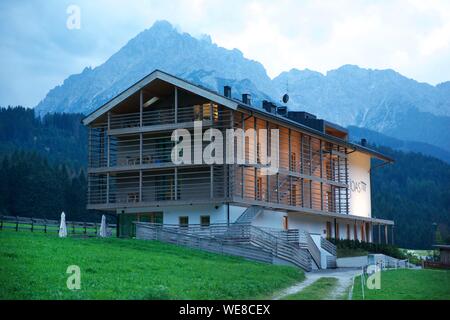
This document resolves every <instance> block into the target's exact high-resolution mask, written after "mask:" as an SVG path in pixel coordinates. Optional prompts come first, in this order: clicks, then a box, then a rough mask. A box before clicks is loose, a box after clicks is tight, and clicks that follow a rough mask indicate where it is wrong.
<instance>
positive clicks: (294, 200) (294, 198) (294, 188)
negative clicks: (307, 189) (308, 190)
mask: <svg viewBox="0 0 450 320" xmlns="http://www.w3.org/2000/svg"><path fill="white" fill-rule="evenodd" d="M291 205H293V206H296V205H297V184H294V185H292V190H291Z"/></svg>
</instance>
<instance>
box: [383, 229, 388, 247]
mask: <svg viewBox="0 0 450 320" xmlns="http://www.w3.org/2000/svg"><path fill="white" fill-rule="evenodd" d="M384 238H385V240H386V244H388V226H387V224H385V225H384Z"/></svg>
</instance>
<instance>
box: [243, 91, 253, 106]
mask: <svg viewBox="0 0 450 320" xmlns="http://www.w3.org/2000/svg"><path fill="white" fill-rule="evenodd" d="M242 102H243V103H245V104H248V105H249V106H251V105H252V96H251V95H250V94H248V93H244V94H243V95H242Z"/></svg>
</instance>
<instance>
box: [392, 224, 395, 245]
mask: <svg viewBox="0 0 450 320" xmlns="http://www.w3.org/2000/svg"><path fill="white" fill-rule="evenodd" d="M391 236H392V241H391V244H392V245H393V244H395V243H394V226H392V227H391Z"/></svg>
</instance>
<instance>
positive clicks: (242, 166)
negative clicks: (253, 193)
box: [241, 113, 246, 199]
mask: <svg viewBox="0 0 450 320" xmlns="http://www.w3.org/2000/svg"><path fill="white" fill-rule="evenodd" d="M244 119H245V117H244V114H243V113H241V127H242V157H243V158H244V163H245V161H246V155H245V120H244ZM244 168H245V166H244V165H241V172H242V177H241V178H242V180H241V185H242V186H241V194H242V199H244V197H245V178H244V174H245V170H244Z"/></svg>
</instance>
